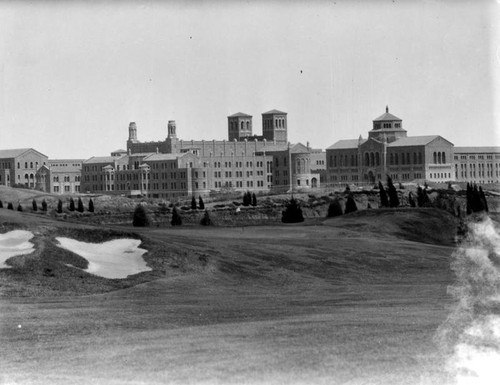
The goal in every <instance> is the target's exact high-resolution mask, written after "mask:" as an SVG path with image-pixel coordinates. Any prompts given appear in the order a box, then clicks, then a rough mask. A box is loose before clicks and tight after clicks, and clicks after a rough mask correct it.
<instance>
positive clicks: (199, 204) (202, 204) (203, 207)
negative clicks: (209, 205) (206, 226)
mask: <svg viewBox="0 0 500 385" xmlns="http://www.w3.org/2000/svg"><path fill="white" fill-rule="evenodd" d="M198 207H199V208H200V210H205V202H203V199H202V198H201V195H200V197H199V198H198Z"/></svg>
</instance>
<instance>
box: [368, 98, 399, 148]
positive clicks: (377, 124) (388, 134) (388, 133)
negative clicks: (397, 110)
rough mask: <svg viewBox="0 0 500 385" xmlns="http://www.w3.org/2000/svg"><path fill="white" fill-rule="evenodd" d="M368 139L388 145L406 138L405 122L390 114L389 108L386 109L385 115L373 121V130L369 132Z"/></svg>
mask: <svg viewBox="0 0 500 385" xmlns="http://www.w3.org/2000/svg"><path fill="white" fill-rule="evenodd" d="M368 137H369V138H373V139H376V140H378V141H379V142H382V141H383V140H384V137H385V140H386V141H387V143H391V142H394V141H395V140H398V139H399V138H406V130H403V121H402V120H401V119H400V118H398V117H397V116H394V115H392V114H390V113H389V107H388V106H386V107H385V114H383V115H380V116H379V117H378V118H377V119H374V120H373V130H371V131H370V132H368Z"/></svg>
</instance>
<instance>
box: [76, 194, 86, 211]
mask: <svg viewBox="0 0 500 385" xmlns="http://www.w3.org/2000/svg"><path fill="white" fill-rule="evenodd" d="M76 209H77V211H79V212H80V213H83V212H84V210H85V209H84V208H83V202H82V198H80V197H79V198H78V204H77V208H76Z"/></svg>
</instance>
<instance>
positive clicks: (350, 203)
mask: <svg viewBox="0 0 500 385" xmlns="http://www.w3.org/2000/svg"><path fill="white" fill-rule="evenodd" d="M354 211H358V206H356V201H355V200H354V198H353V196H352V194H349V196H348V197H347V201H346V203H345V213H346V214H349V213H352V212H354Z"/></svg>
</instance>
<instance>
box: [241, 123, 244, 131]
mask: <svg viewBox="0 0 500 385" xmlns="http://www.w3.org/2000/svg"><path fill="white" fill-rule="evenodd" d="M243 124H244V122H241V129H242V130H243V129H244V126H243Z"/></svg>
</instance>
